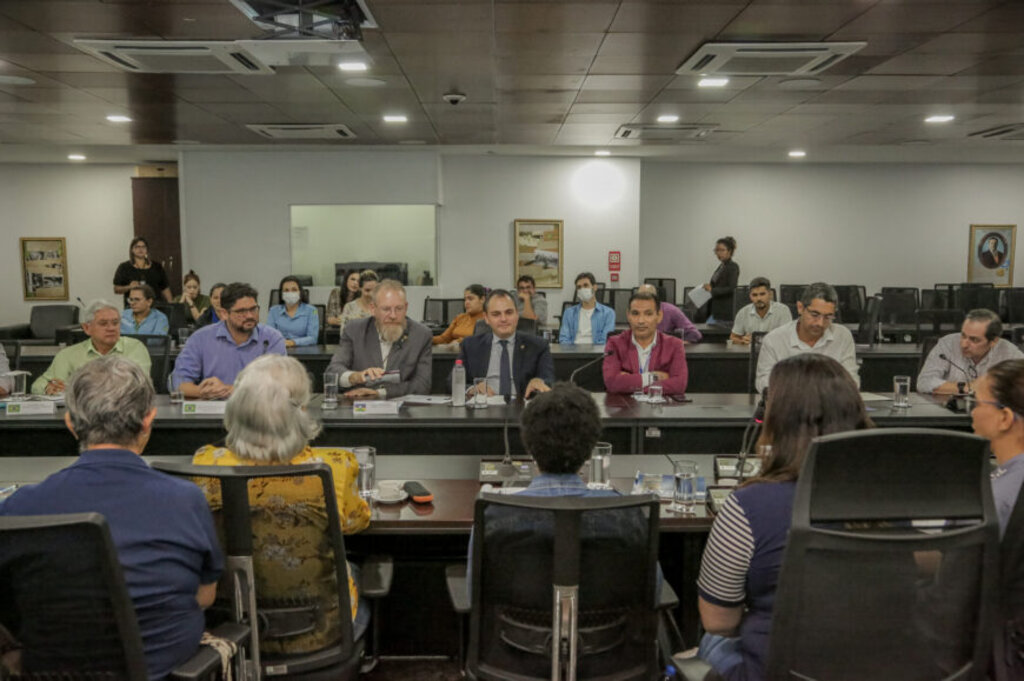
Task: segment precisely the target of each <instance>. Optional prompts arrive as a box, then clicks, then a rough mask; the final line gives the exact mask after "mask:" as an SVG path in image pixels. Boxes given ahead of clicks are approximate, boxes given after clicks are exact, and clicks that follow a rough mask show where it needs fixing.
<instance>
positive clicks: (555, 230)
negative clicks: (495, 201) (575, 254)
mask: <svg viewBox="0 0 1024 681" xmlns="http://www.w3.org/2000/svg"><path fill="white" fill-rule="evenodd" d="M564 227H565V226H564V224H563V222H562V220H516V221H515V250H514V253H515V275H516V276H515V279H517V280H518V279H519V277H521V276H522V275H524V274H529V275H530V276H532V277H533V278H534V280H535V281H536V282H537V288H562V246H563V244H562V236H563V234H564Z"/></svg>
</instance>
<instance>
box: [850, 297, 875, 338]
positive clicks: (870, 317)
mask: <svg viewBox="0 0 1024 681" xmlns="http://www.w3.org/2000/svg"><path fill="white" fill-rule="evenodd" d="M881 311H882V299H881V298H880V297H879V296H871V297H870V298H868V300H867V304H866V305H865V306H864V315H863V317H862V318H861V320H860V324H858V325H857V335H856V337H855V338H854V342H855V343H856V344H857V346H858V347H869V348H870V347H874V345H875V341H876V340H877V339H878V317H879V315H880V314H881Z"/></svg>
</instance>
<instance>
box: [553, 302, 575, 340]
mask: <svg viewBox="0 0 1024 681" xmlns="http://www.w3.org/2000/svg"><path fill="white" fill-rule="evenodd" d="M573 305H576V303H574V302H572V301H571V300H563V301H562V312H561V314H559V315H556V317H557V319H558V335H557V336H555V338H554V341H553V342H558V339H559V338H561V336H562V324H563V323H564V320H565V311H566V310H568V309H569V308H570V307H572V306H573Z"/></svg>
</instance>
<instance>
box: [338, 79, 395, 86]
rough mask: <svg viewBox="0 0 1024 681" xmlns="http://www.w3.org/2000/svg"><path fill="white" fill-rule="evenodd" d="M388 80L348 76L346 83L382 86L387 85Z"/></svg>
mask: <svg viewBox="0 0 1024 681" xmlns="http://www.w3.org/2000/svg"><path fill="white" fill-rule="evenodd" d="M387 84H388V82H387V81H386V80H383V79H381V78H347V79H346V80H345V85H348V86H351V87H381V86H382V85H387Z"/></svg>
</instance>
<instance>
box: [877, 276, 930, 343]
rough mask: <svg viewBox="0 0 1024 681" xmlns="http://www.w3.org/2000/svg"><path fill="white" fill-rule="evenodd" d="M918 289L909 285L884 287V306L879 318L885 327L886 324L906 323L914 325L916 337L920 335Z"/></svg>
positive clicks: (913, 329)
mask: <svg viewBox="0 0 1024 681" xmlns="http://www.w3.org/2000/svg"><path fill="white" fill-rule="evenodd" d="M918 307H920V306H919V305H918V290H917V289H916V288H909V287H889V286H883V287H882V308H881V310H880V313H879V319H880V322H881V324H882V325H883V328H884V327H885V326H886V325H897V324H899V325H906V326H910V327H912V329H911V330H912V331H913V332H914V334H915V338H917V337H919V336H920V329H919V328H918V323H917V310H918Z"/></svg>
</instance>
